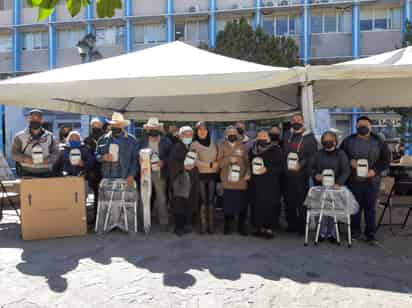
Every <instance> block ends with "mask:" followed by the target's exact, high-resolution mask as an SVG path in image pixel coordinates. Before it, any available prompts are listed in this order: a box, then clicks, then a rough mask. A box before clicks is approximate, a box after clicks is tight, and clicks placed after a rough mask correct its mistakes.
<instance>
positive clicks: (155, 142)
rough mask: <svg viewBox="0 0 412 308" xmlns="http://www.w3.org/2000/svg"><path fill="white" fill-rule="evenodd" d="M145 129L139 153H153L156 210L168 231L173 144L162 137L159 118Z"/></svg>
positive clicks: (153, 120)
mask: <svg viewBox="0 0 412 308" xmlns="http://www.w3.org/2000/svg"><path fill="white" fill-rule="evenodd" d="M143 129H144V133H145V136H144V137H143V139H142V140H141V141H140V143H139V153H140V150H142V149H147V148H149V149H151V151H152V156H151V161H152V173H151V180H152V185H153V188H154V192H155V196H156V199H155V208H156V209H157V214H158V218H159V223H160V225H161V226H162V228H163V229H166V228H167V225H168V223H169V213H168V210H167V200H166V180H167V159H168V157H169V152H170V147H171V144H170V141H169V140H168V139H167V138H165V137H163V136H162V130H163V123H160V122H159V120H158V119H157V118H150V119H149V120H148V121H147V123H146V124H145V125H144V126H143ZM139 166H140V164H139Z"/></svg>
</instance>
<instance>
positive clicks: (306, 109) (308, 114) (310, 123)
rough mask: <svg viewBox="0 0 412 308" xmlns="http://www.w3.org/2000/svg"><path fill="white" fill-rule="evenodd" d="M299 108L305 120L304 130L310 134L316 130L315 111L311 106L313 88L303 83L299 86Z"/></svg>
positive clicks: (309, 84)
mask: <svg viewBox="0 0 412 308" xmlns="http://www.w3.org/2000/svg"><path fill="white" fill-rule="evenodd" d="M301 108H302V115H303V117H304V118H305V128H306V129H307V130H310V131H312V132H314V131H315V129H316V123H315V109H314V105H313V86H312V84H311V83H308V82H305V83H302V85H301Z"/></svg>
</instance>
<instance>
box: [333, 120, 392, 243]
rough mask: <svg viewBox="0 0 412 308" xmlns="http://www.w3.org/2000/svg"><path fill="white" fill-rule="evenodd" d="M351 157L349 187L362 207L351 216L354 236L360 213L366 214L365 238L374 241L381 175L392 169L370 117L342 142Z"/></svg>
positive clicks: (357, 232) (387, 151)
mask: <svg viewBox="0 0 412 308" xmlns="http://www.w3.org/2000/svg"><path fill="white" fill-rule="evenodd" d="M341 149H342V150H343V151H345V153H346V155H347V156H348V158H349V160H350V165H351V167H352V168H351V169H352V172H351V176H350V178H349V181H348V187H349V189H350V190H351V191H352V193H353V195H354V196H355V198H356V200H357V201H358V203H359V207H360V210H359V212H358V213H357V214H355V215H353V216H352V230H353V237H354V238H359V237H360V235H361V215H362V212H364V215H365V224H366V226H365V236H366V240H367V241H368V242H369V243H371V244H374V243H375V242H376V239H375V226H376V222H375V220H376V208H375V207H376V201H377V198H378V192H379V187H380V175H381V173H382V172H383V171H385V170H387V169H388V168H389V163H390V152H389V149H388V146H387V145H386V144H385V143H384V142H383V141H382V140H381V138H380V137H378V136H377V135H375V134H374V133H372V122H371V120H370V119H369V118H368V117H360V118H359V119H358V121H357V133H356V134H353V135H351V136H349V137H347V138H346V139H345V140H344V141H343V142H342V145H341Z"/></svg>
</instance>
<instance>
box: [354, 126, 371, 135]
mask: <svg viewBox="0 0 412 308" xmlns="http://www.w3.org/2000/svg"><path fill="white" fill-rule="evenodd" d="M357 131H358V134H359V135H361V136H366V135H367V134H369V132H370V130H369V127H367V126H359V127H358V128H357Z"/></svg>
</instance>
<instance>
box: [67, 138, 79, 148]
mask: <svg viewBox="0 0 412 308" xmlns="http://www.w3.org/2000/svg"><path fill="white" fill-rule="evenodd" d="M69 145H70V147H71V148H80V145H81V142H80V141H78V140H70V141H69Z"/></svg>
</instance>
